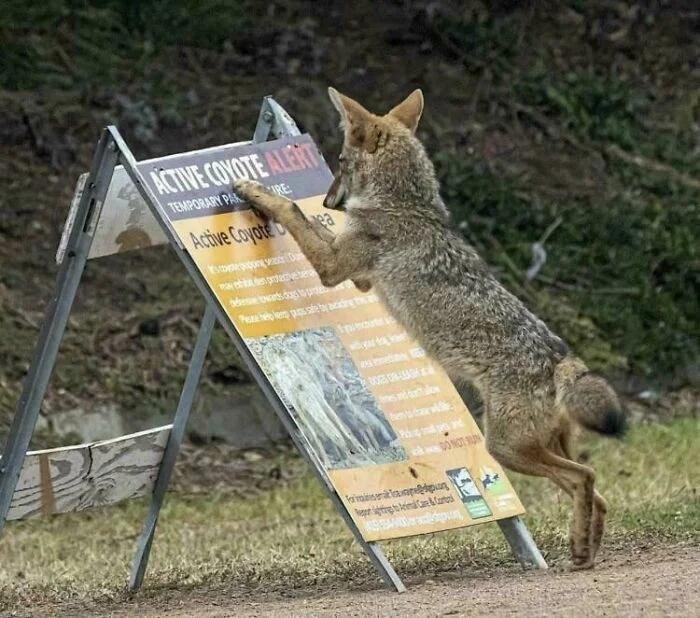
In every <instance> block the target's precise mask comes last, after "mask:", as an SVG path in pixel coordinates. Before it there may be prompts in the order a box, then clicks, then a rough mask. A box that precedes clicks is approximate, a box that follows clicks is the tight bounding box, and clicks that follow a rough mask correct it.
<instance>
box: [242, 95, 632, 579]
mask: <svg viewBox="0 0 700 618" xmlns="http://www.w3.org/2000/svg"><path fill="white" fill-rule="evenodd" d="M329 94H330V98H331V101H332V103H333V105H334V106H335V107H336V109H337V110H338V112H339V114H340V118H341V126H342V128H343V132H344V142H343V149H342V153H341V155H340V161H339V167H340V171H339V172H338V174H337V175H336V178H335V181H334V182H333V184H332V186H331V188H330V190H329V192H328V195H327V196H326V199H325V202H324V205H325V206H326V207H327V208H332V209H340V210H344V211H345V212H346V213H347V219H346V226H345V230H344V231H343V232H341V233H340V234H338V235H335V234H333V233H332V232H330V231H329V230H327V229H326V228H325V227H324V226H323V225H322V224H320V223H319V222H317V221H315V220H312V219H307V218H306V217H305V216H304V214H303V213H302V211H301V210H300V209H299V207H298V206H297V205H296V204H295V203H294V202H292V201H291V200H289V199H286V198H284V197H281V196H279V195H277V194H275V193H272V192H270V191H269V190H267V189H265V188H264V187H262V186H261V185H259V184H258V183H256V182H253V181H247V180H242V181H238V182H236V183H235V184H234V188H235V190H236V192H237V193H238V194H239V195H240V196H241V197H243V198H244V199H246V200H247V201H248V202H249V203H250V204H252V205H253V206H254V207H255V208H257V209H258V210H259V211H261V212H263V213H264V214H266V215H267V216H269V217H272V218H274V219H276V220H277V221H278V222H279V223H281V224H282V225H283V226H285V227H286V228H287V229H288V230H289V232H290V233H291V234H292V236H293V237H294V238H295V240H296V241H297V243H298V244H299V247H300V249H301V250H302V251H303V252H304V254H305V255H306V257H307V258H308V259H309V261H310V262H311V264H312V265H313V266H314V268H315V269H316V271H317V272H318V275H319V277H320V278H321V281H322V282H323V284H324V285H326V286H335V285H338V284H339V283H341V282H343V281H345V280H347V279H351V280H352V281H353V282H354V283H355V285H356V286H357V287H358V288H360V289H361V290H368V289H370V288H372V289H373V290H374V291H375V293H376V294H377V295H378V296H379V298H381V300H382V301H383V303H384V304H385V306H386V307H387V309H388V310H389V312H390V313H391V314H392V315H393V316H394V318H395V319H396V320H397V321H398V322H399V323H400V324H401V325H403V326H404V328H406V329H407V330H408V332H409V333H410V334H411V335H412V336H413V337H414V338H415V339H416V340H417V341H418V342H419V343H420V345H421V346H422V347H423V348H424V349H425V351H426V352H427V353H428V354H429V355H430V356H431V357H432V358H433V359H435V360H436V361H437V362H439V363H440V364H441V365H442V367H443V368H444V369H445V370H446V371H447V373H448V374H449V375H450V376H451V377H452V379H453V380H455V381H465V380H468V381H470V382H471V383H473V384H474V385H475V386H476V387H477V388H478V389H479V391H480V393H481V396H482V398H483V400H484V402H485V406H486V413H485V418H486V441H487V446H488V449H489V451H490V452H491V454H492V455H493V456H494V457H495V458H496V459H497V460H498V461H499V462H500V463H501V464H502V465H504V466H506V467H507V468H510V469H511V470H515V471H517V472H522V473H525V474H531V475H535V476H542V477H548V478H550V479H551V480H552V481H553V482H554V483H556V484H557V485H558V486H559V487H561V488H562V489H563V490H564V491H565V492H566V493H567V494H569V495H570V496H571V497H572V498H573V502H574V512H573V523H572V528H571V558H572V562H573V566H574V568H579V569H580V568H590V567H592V566H593V564H594V560H595V556H596V553H597V551H598V548H599V546H600V542H601V538H602V535H603V529H604V521H605V514H606V511H607V505H606V502H605V500H604V499H603V497H602V496H601V495H600V494H599V493H598V492H597V491H596V490H595V488H594V481H595V474H594V472H593V470H592V469H591V468H590V467H589V466H586V465H583V464H580V463H578V462H576V461H575V460H574V459H573V456H572V454H571V437H572V429H573V423H574V422H576V423H578V424H580V425H582V426H584V427H587V428H589V429H592V430H594V431H598V432H600V433H604V434H611V435H615V434H620V433H622V431H623V430H624V425H625V417H624V413H623V410H622V407H621V405H620V402H619V400H618V398H617V396H616V394H615V392H614V391H613V389H612V388H611V387H610V386H609V385H608V383H607V382H606V381H605V380H603V379H602V378H600V377H598V376H595V375H593V374H591V373H590V372H589V370H588V368H587V367H586V365H585V364H584V363H583V362H582V361H581V360H580V359H579V358H577V357H576V356H575V355H574V354H573V353H572V352H571V351H570V350H569V349H568V347H567V345H566V344H565V343H564V342H563V341H562V340H561V339H560V338H559V337H558V336H557V335H555V334H554V333H553V332H552V331H551V330H549V328H548V327H547V326H546V325H545V324H544V322H542V321H541V320H540V319H538V318H537V317H536V316H535V315H534V314H533V313H531V312H530V311H529V310H528V309H527V308H526V307H525V305H524V304H523V303H522V302H521V301H520V300H519V299H518V298H516V297H515V296H514V295H513V294H511V293H510V292H509V291H508V290H506V289H505V288H504V287H503V286H502V285H501V284H500V283H499V282H498V281H497V280H496V278H495V277H494V276H493V274H492V273H491V272H490V270H489V268H488V266H487V265H486V263H485V262H484V261H483V260H482V259H481V257H480V256H479V255H478V254H477V252H476V251H475V250H474V248H473V247H471V246H470V245H468V244H467V243H466V242H465V241H464V239H463V238H462V237H461V236H460V235H459V234H458V233H456V232H455V231H453V229H452V227H451V224H450V220H449V215H448V211H447V209H446V207H445V205H444V203H443V200H442V198H441V197H440V191H439V189H440V187H439V183H438V180H437V177H436V174H435V170H434V168H433V164H432V163H431V161H430V159H429V158H428V156H427V154H426V152H425V150H424V148H423V146H422V144H421V142H420V141H419V140H418V139H417V137H416V135H415V133H416V128H417V126H418V122H419V120H420V117H421V114H422V112H423V94H422V92H421V91H420V90H416V91H414V92H413V93H412V94H411V95H409V96H408V98H406V100H404V101H403V102H402V103H400V104H399V105H397V106H396V107H394V108H393V109H392V110H391V111H390V112H388V113H387V114H385V115H383V116H378V115H375V114H372V113H371V112H369V111H367V110H366V109H365V108H364V107H363V106H362V105H360V104H359V103H357V102H356V101H354V100H353V99H351V98H349V97H346V96H344V95H342V94H340V93H339V92H338V91H336V90H335V89H333V88H330V89H329Z"/></svg>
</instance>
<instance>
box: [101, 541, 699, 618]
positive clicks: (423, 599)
mask: <svg viewBox="0 0 700 618" xmlns="http://www.w3.org/2000/svg"><path fill="white" fill-rule="evenodd" d="M408 584H409V589H408V591H407V592H406V593H405V594H402V595H397V594H392V593H389V592H387V590H385V589H380V588H377V589H373V590H360V591H357V590H356V591H348V590H340V589H334V590H325V591H324V592H322V593H321V592H315V593H314V592H309V591H307V592H306V593H296V596H293V597H291V598H285V599H281V598H279V597H278V598H276V599H272V600H259V601H257V602H256V601H253V600H252V599H251V597H250V596H238V595H237V594H235V593H231V592H228V593H227V592H225V591H223V590H218V591H215V592H214V591H206V592H205V591H190V592H184V591H183V592H182V593H178V592H175V593H174V594H173V595H172V596H170V597H169V598H168V600H167V601H166V600H163V599H161V600H155V599H152V600H150V601H149V600H143V601H142V602H133V604H132V603H129V604H128V606H124V605H122V606H117V607H110V608H105V610H106V613H108V614H109V615H111V616H115V617H116V616H130V615H135V614H136V613H138V615H140V616H161V615H164V614H165V613H167V615H168V616H169V617H170V616H172V617H185V616H188V617H189V616H203V617H206V618H219V617H223V616H237V617H238V616H247V617H254V616H265V617H268V616H272V617H275V616H280V617H281V616H285V617H286V616H304V618H306V617H307V616H363V617H364V616H421V617H422V616H470V617H471V616H528V617H529V616H545V615H546V616H547V617H550V616H575V617H576V618H582V617H584V616H639V615H644V616H699V615H700V548H698V547H687V546H686V547H675V548H666V549H661V548H655V549H644V550H637V551H635V552H634V553H632V554H622V553H621V554H615V555H613V556H611V557H608V558H607V559H606V560H604V561H603V563H602V564H600V565H599V566H598V567H597V568H596V569H595V570H594V571H583V572H575V573H571V572H567V571H562V570H555V569H551V570H549V571H547V572H535V573H532V572H530V573H523V572H520V571H517V570H511V569H499V570H498V571H497V572H496V573H495V574H493V575H491V576H489V575H478V576H468V575H460V576H456V575H443V576H441V577H440V578H439V580H436V581H433V580H423V581H422V582H408ZM95 609H96V608H93V611H94V610H95Z"/></svg>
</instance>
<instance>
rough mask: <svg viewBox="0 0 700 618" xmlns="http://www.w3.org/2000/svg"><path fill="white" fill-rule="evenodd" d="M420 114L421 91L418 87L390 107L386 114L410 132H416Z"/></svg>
mask: <svg viewBox="0 0 700 618" xmlns="http://www.w3.org/2000/svg"><path fill="white" fill-rule="evenodd" d="M421 114H423V91H422V90H421V89H420V88H418V89H416V90H414V91H413V92H412V93H411V94H409V95H408V96H407V97H406V98H405V99H404V100H403V101H402V102H401V103H399V104H398V105H397V106H396V107H395V108H394V109H392V110H391V111H390V112H389V113H388V114H387V116H393V117H394V118H396V120H398V121H399V122H400V123H401V124H402V125H404V126H406V127H408V128H409V129H410V130H411V132H412V133H415V132H416V129H417V128H418V122H419V121H420V117H421Z"/></svg>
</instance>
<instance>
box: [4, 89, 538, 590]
mask: <svg viewBox="0 0 700 618" xmlns="http://www.w3.org/2000/svg"><path fill="white" fill-rule="evenodd" d="M300 134H301V133H300V131H299V129H298V128H297V126H296V124H295V122H294V121H293V120H292V118H291V117H290V116H289V114H287V112H286V111H285V110H284V109H283V108H282V107H281V106H280V105H279V104H278V103H277V102H276V101H275V100H274V99H273V98H272V97H265V98H264V100H263V104H262V108H261V110H260V116H259V118H258V122H257V125H256V127H255V132H254V135H253V140H252V142H254V143H260V142H264V141H267V140H268V139H270V138H273V139H276V138H280V137H284V136H297V135H300ZM119 164H121V165H123V166H124V168H125V169H126V171H127V174H128V175H129V177H130V179H131V180H132V182H133V183H134V185H135V187H136V188H137V190H138V191H139V193H140V195H141V197H142V198H143V199H144V201H145V202H146V204H147V205H148V208H149V209H150V211H151V213H152V214H153V216H154V217H155V219H156V221H157V222H158V223H159V224H160V226H161V228H162V229H163V232H164V234H165V236H166V238H167V239H168V241H169V243H170V245H171V247H172V248H173V250H174V251H175V253H176V254H177V256H178V257H179V258H180V260H181V261H182V263H183V265H184V266H185V269H186V270H187V273H188V274H189V276H190V277H191V279H192V280H193V281H194V283H195V285H196V286H197V288H198V289H199V291H200V293H201V294H202V296H203V297H204V299H205V301H206V309H205V311H204V315H203V317H202V322H201V325H200V328H199V332H198V334H197V338H196V341H195V345H194V349H193V351H192V356H191V358H190V363H189V367H188V370H187V375H186V377H185V382H184V385H183V388H182V391H181V394H180V399H179V402H178V406H177V409H176V412H175V418H174V420H173V426H172V429H171V431H170V435H169V437H168V442H167V445H166V447H165V451H164V453H163V458H162V461H161V464H160V468H159V472H158V476H157V478H156V481H155V485H154V488H153V493H152V496H151V503H150V507H149V510H148V514H147V516H146V520H145V523H144V527H143V530H142V533H141V536H140V538H139V541H138V543H137V549H136V553H135V555H134V559H133V564H132V569H131V575H130V577H129V589H130V590H131V591H136V590H138V589H139V588H140V587H141V585H142V583H143V579H144V575H145V573H146V568H147V565H148V558H149V554H150V550H151V546H152V543H153V537H154V534H155V529H156V525H157V522H158V516H159V513H160V509H161V506H162V504H163V500H164V497H165V492H166V490H167V488H168V485H169V483H170V479H171V476H172V471H173V468H174V466H175V460H176V458H177V454H178V451H179V448H180V445H181V443H182V440H183V438H184V435H185V428H186V425H187V420H188V418H189V415H190V411H191V409H192V405H193V402H194V397H195V393H196V391H197V386H198V384H199V381H200V377H201V374H202V369H203V366H204V361H205V359H206V354H207V350H208V347H209V343H210V340H211V335H212V332H213V329H214V326H215V323H216V321H218V322H219V323H220V324H221V326H222V327H223V328H224V330H225V331H226V333H227V334H228V335H229V337H230V338H231V339H232V341H233V343H234V345H235V347H236V349H237V350H238V352H239V354H240V355H241V358H242V359H243V361H244V362H245V363H246V365H247V367H248V369H249V371H250V372H251V374H252V375H253V377H254V378H255V380H256V381H257V383H258V385H259V386H260V387H261V389H262V390H263V392H264V394H265V396H266V397H267V399H268V401H269V402H270V403H271V405H272V407H273V409H274V410H275V412H276V414H277V415H278V417H279V418H280V420H281V421H282V423H283V425H284V426H285V428H286V429H287V431H288V432H289V435H290V437H291V438H292V441H293V442H294V444H295V446H296V447H297V449H298V450H299V452H300V453H301V455H302V456H303V457H304V458H305V459H306V460H307V462H308V463H309V465H310V466H311V469H312V470H313V471H314V473H315V475H316V477H317V478H318V480H319V481H320V483H321V485H322V486H323V488H324V489H325V491H326V493H327V494H328V496H329V498H330V499H331V501H332V502H333V504H334V505H335V507H336V508H337V509H338V511H339V513H340V515H341V516H342V517H343V519H344V520H345V523H346V524H347V526H348V528H350V530H351V531H352V533H353V535H354V537H355V539H356V540H357V542H358V543H359V545H360V546H361V547H362V549H363V550H364V551H365V553H366V554H367V555H368V557H369V558H370V560H371V561H372V563H373V564H374V566H375V568H376V569H377V571H378V572H379V574H380V575H381V577H382V579H383V580H384V581H385V582H386V583H387V584H388V585H389V586H390V587H392V588H393V589H394V590H396V591H397V592H403V591H404V590H405V589H406V588H405V586H404V584H403V582H402V581H401V578H400V577H399V576H398V575H397V573H396V571H394V568H393V567H392V565H391V563H390V562H389V561H388V560H387V558H386V556H385V555H384V552H383V551H382V548H381V547H380V545H379V544H378V543H377V542H367V541H365V540H364V539H363V538H362V534H361V533H360V530H359V528H358V527H357V525H356V524H355V522H354V521H353V519H352V517H351V515H350V513H349V512H348V510H347V508H346V506H345V505H344V504H343V502H342V500H341V499H340V496H339V495H338V494H337V492H336V490H335V488H334V487H333V485H332V484H331V482H330V479H329V478H328V476H327V475H326V472H325V470H324V468H323V466H322V465H321V463H320V462H319V461H318V459H317V458H316V457H315V455H314V452H313V450H312V449H311V448H310V446H309V444H308V443H307V441H306V439H305V438H304V436H303V434H302V433H301V432H300V431H299V428H298V427H297V425H296V423H295V421H294V419H293V418H292V417H291V415H290V414H289V411H288V410H287V408H286V406H285V405H284V404H283V403H282V401H281V399H280V398H279V396H278V395H277V393H276V392H275V390H274V388H273V387H272V385H271V384H270V382H269V380H268V379H267V377H266V376H265V375H264V373H263V372H262V370H261V369H260V367H259V366H258V364H257V363H256V362H255V360H254V359H253V357H252V354H251V352H250V350H249V349H248V348H247V347H246V346H245V344H244V343H243V340H242V338H241V336H240V335H239V334H238V332H237V331H236V329H235V327H234V326H233V323H232V322H231V321H230V320H229V319H228V317H227V315H226V312H225V311H224V309H223V307H222V306H221V305H220V304H219V302H218V300H217V299H216V297H215V295H214V294H213V292H212V291H211V289H210V288H209V286H208V285H207V283H206V281H205V279H204V277H203V275H202V273H201V272H200V271H199V269H198V268H197V267H196V265H195V263H194V261H193V260H192V258H191V256H190V255H189V254H188V253H187V252H186V251H185V249H184V247H183V246H182V244H181V242H180V240H179V238H178V237H177V235H176V234H175V232H174V230H173V228H172V226H171V224H170V222H169V221H168V219H167V217H166V216H165V215H164V213H163V212H162V210H161V206H160V204H159V202H158V200H157V199H156V198H155V196H154V195H153V194H152V193H151V191H150V189H149V187H148V185H147V184H146V183H145V182H144V179H143V176H142V174H141V172H140V171H139V169H138V162H137V161H136V159H135V158H134V156H133V154H132V153H131V150H130V149H129V147H128V146H127V144H126V142H125V141H124V139H123V138H122V136H121V135H120V133H119V131H118V130H117V128H116V127H114V126H108V127H106V128H105V129H104V130H103V132H102V135H101V137H100V140H99V142H98V144H97V148H96V150H95V155H94V158H93V161H92V165H91V168H90V172H89V175H88V178H87V181H86V184H85V189H84V191H83V193H82V196H81V198H80V201H79V203H78V206H77V208H76V209H75V211H72V212H71V216H72V217H73V222H72V229H71V230H70V232H69V234H68V235H67V243H66V248H65V254H64V258H63V260H62V262H61V265H60V269H59V272H58V278H57V282H56V289H55V293H54V295H53V297H52V299H51V302H50V303H49V306H48V308H47V311H46V317H45V319H44V322H43V324H42V327H41V330H40V333H39V338H38V341H37V345H36V349H35V352H34V356H33V358H32V362H31V365H30V368H29V371H28V373H27V376H26V378H25V381H24V385H23V390H22V394H21V396H20V399H19V403H18V406H17V413H16V415H15V417H14V419H13V422H12V426H11V428H10V433H9V435H8V437H7V441H6V443H5V448H4V449H3V451H2V459H1V460H0V533H1V532H2V529H3V527H4V525H5V520H6V517H7V513H8V511H9V509H10V504H11V501H12V496H13V494H14V492H15V488H16V485H17V482H18V479H19V475H20V472H21V470H22V465H23V463H24V459H25V455H26V452H27V449H28V447H29V443H30V441H31V437H32V434H33V432H34V427H35V425H36V421H37V418H38V416H39V410H40V408H41V403H42V401H43V399H44V396H45V394H46V389H47V387H48V384H49V380H50V378H51V374H52V372H53V369H54V365H55V362H56V358H57V355H58V349H59V346H60V343H61V339H62V338H63V334H64V332H65V328H66V325H67V323H68V318H69V315H70V311H71V308H72V306H73V301H74V299H75V295H76V292H77V290H78V286H79V284H80V280H81V277H82V274H83V271H84V269H85V264H86V262H87V259H88V255H89V252H90V247H91V244H92V240H93V236H94V231H95V228H96V225H97V221H98V219H99V217H100V212H101V209H102V205H103V203H104V200H105V196H106V194H107V190H108V188H109V184H110V181H111V179H112V174H113V172H114V168H115V167H116V166H117V165H119ZM498 525H499V526H500V528H501V531H502V532H503V534H504V536H505V537H506V540H507V541H508V543H509V545H510V547H511V549H512V551H513V553H514V555H515V557H516V559H517V560H518V561H519V562H520V564H521V565H522V566H523V567H525V568H540V569H545V568H547V564H546V562H545V560H544V558H543V557H542V555H541V554H540V552H539V550H538V548H537V546H536V544H535V543H534V541H533V539H532V537H531V536H530V533H529V532H528V530H527V528H526V527H525V524H524V523H523V522H522V520H521V519H520V518H519V517H517V516H516V517H510V518H507V519H501V520H498Z"/></svg>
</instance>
